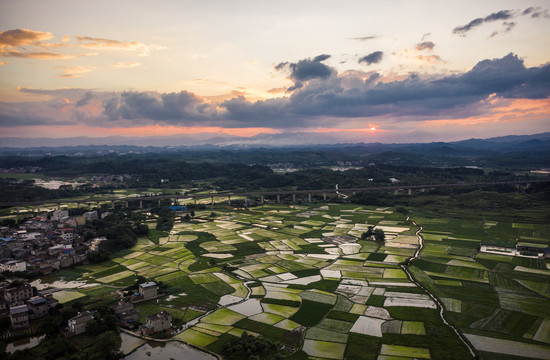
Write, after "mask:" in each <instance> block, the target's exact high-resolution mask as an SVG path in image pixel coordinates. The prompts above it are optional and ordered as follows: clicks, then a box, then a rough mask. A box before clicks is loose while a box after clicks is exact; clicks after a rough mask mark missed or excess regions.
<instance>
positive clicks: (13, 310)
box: [10, 305, 29, 329]
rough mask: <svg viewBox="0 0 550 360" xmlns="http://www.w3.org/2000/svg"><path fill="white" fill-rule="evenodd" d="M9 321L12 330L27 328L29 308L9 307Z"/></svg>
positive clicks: (24, 306) (23, 306)
mask: <svg viewBox="0 0 550 360" xmlns="http://www.w3.org/2000/svg"><path fill="white" fill-rule="evenodd" d="M10 321H11V327H12V328H14V329H23V328H27V327H29V308H28V307H27V305H18V306H12V307H10Z"/></svg>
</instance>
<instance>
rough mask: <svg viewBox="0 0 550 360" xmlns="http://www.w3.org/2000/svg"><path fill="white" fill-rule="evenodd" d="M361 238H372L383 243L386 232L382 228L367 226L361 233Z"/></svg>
mask: <svg viewBox="0 0 550 360" xmlns="http://www.w3.org/2000/svg"><path fill="white" fill-rule="evenodd" d="M361 239H363V240H373V241H376V242H378V243H384V241H385V240H386V234H385V233H384V230H382V229H375V228H374V226H369V227H368V228H367V231H365V232H363V233H362V234H361Z"/></svg>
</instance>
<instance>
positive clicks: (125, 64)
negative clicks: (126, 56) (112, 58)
mask: <svg viewBox="0 0 550 360" xmlns="http://www.w3.org/2000/svg"><path fill="white" fill-rule="evenodd" d="M111 66H113V67H116V68H123V69H129V68H134V67H138V66H141V63H139V62H137V61H128V62H122V63H116V64H111Z"/></svg>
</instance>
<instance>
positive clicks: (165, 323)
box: [139, 311, 172, 335]
mask: <svg viewBox="0 0 550 360" xmlns="http://www.w3.org/2000/svg"><path fill="white" fill-rule="evenodd" d="M171 327H172V315H171V314H170V313H169V312H167V311H161V312H159V313H157V314H154V315H149V316H147V320H146V323H145V325H141V326H140V327H139V332H140V333H141V335H149V334H152V333H156V332H160V331H164V330H166V329H170V328H171Z"/></svg>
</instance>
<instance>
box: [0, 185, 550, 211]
mask: <svg viewBox="0 0 550 360" xmlns="http://www.w3.org/2000/svg"><path fill="white" fill-rule="evenodd" d="M548 181H550V180H521V181H492V182H475V183H450V184H423V185H390V186H372V187H359V188H341V189H338V188H335V189H310V190H272V191H250V192H221V193H208V194H204V193H203V194H181V195H156V196H133V197H124V198H121V197H114V196H106V197H102V198H81V199H69V200H62V199H55V200H47V201H32V202H0V207H4V208H5V207H16V208H17V212H19V210H20V208H21V207H22V206H25V207H29V206H36V208H37V211H40V207H41V206H45V205H55V204H57V208H58V209H59V208H60V207H61V203H73V204H76V206H77V207H80V204H97V206H99V204H100V203H105V202H110V203H111V206H112V207H114V205H115V202H124V203H125V206H126V207H127V206H128V202H130V201H139V207H140V208H143V202H144V201H158V202H159V204H160V201H161V200H165V199H169V200H171V201H176V202H177V201H178V200H184V201H189V202H190V201H193V202H194V203H195V204H196V203H197V200H199V199H205V198H206V199H207V198H210V203H211V205H214V198H220V197H221V198H227V202H228V204H231V198H232V197H233V198H237V197H240V198H242V197H245V198H250V197H254V198H256V199H258V198H259V200H260V203H261V204H263V203H265V202H266V201H268V198H269V199H272V200H269V201H275V202H277V203H280V202H281V196H289V195H290V196H292V202H296V200H297V195H302V196H307V201H311V200H312V196H313V195H321V196H322V197H323V200H327V196H334V195H336V196H347V195H346V194H356V193H358V192H364V191H391V192H393V193H394V194H396V195H397V194H398V193H399V192H407V193H408V194H409V195H410V194H411V193H412V191H413V190H420V191H425V190H426V189H436V188H448V187H466V186H473V187H479V186H491V185H516V186H518V187H519V186H520V185H527V186H529V185H530V184H531V183H538V182H548Z"/></svg>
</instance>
